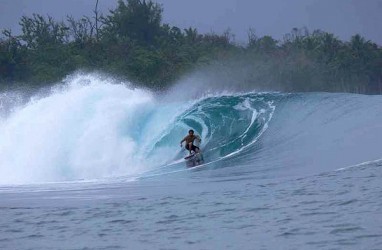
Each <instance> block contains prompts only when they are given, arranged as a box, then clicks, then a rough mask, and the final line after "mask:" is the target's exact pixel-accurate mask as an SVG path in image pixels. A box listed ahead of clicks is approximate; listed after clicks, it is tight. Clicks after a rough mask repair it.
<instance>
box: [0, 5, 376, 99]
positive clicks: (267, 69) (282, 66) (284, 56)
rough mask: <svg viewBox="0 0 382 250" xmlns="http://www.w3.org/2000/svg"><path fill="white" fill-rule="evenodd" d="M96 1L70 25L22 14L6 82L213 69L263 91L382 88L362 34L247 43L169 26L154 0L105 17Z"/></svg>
mask: <svg viewBox="0 0 382 250" xmlns="http://www.w3.org/2000/svg"><path fill="white" fill-rule="evenodd" d="M97 5H98V1H97V3H96V7H95V10H94V16H93V17H86V16H84V17H82V18H80V19H75V18H73V17H71V16H68V17H67V20H66V21H65V22H64V21H56V20H54V19H53V18H52V17H49V16H47V17H46V16H42V15H38V14H33V15H32V16H29V17H28V16H23V17H22V18H21V20H20V22H19V24H20V26H21V30H22V33H21V34H20V35H17V36H15V35H13V34H12V32H11V31H10V30H3V31H2V36H1V38H0V85H1V87H2V88H8V87H12V86H15V85H20V84H26V85H28V86H45V85H49V84H52V83H54V82H57V81H59V80H61V79H62V78H64V77H65V76H67V75H68V74H70V73H72V72H74V71H76V70H85V71H94V70H96V71H102V72H106V73H110V74H113V75H118V76H122V77H126V78H128V79H129V80H131V81H133V82H136V83H138V84H141V85H144V86H145V87H149V88H153V89H164V88H167V87H169V86H171V85H172V84H173V83H174V82H176V81H177V80H179V79H180V78H181V77H182V76H184V75H186V74H188V73H190V72H193V71H197V70H199V69H206V68H209V67H211V68H218V69H219V71H218V72H225V73H226V74H232V75H240V77H239V78H238V79H240V81H241V84H243V83H245V84H246V85H248V86H254V87H258V88H261V89H264V90H283V91H340V92H354V93H367V94H381V93H382V49H381V47H380V46H378V45H377V44H376V43H373V42H371V41H369V40H367V39H365V38H364V37H362V36H360V35H354V36H353V37H351V39H350V41H342V40H340V39H339V38H337V37H336V36H335V35H333V34H331V33H328V32H324V31H321V30H315V31H313V32H309V31H308V30H307V29H305V28H302V29H297V28H295V29H293V30H292V31H291V32H290V33H289V34H286V35H285V36H284V38H283V39H282V40H281V41H278V40H276V39H274V38H272V37H271V36H263V37H259V36H257V35H256V33H255V32H254V30H249V31H248V42H247V43H246V44H245V45H242V44H238V43H236V42H235V40H234V35H233V34H232V33H231V32H230V31H229V30H227V31H226V32H224V33H223V34H216V33H207V34H201V33H199V32H198V31H197V29H195V28H192V27H190V28H188V29H180V28H178V27H176V26H171V25H169V24H165V23H163V22H162V13H163V8H162V6H161V5H159V4H158V3H155V2H153V1H151V0H147V1H145V0H120V1H119V2H118V5H117V7H116V8H115V9H114V10H111V11H110V12H109V13H108V14H106V15H103V14H101V13H99V12H98V9H97ZM227 72H228V73H227ZM237 81H239V80H237ZM231 84H238V83H235V80H234V79H232V83H231Z"/></svg>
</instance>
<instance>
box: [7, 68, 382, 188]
mask: <svg viewBox="0 0 382 250" xmlns="http://www.w3.org/2000/svg"><path fill="white" fill-rule="evenodd" d="M179 95H181V93H174V92H172V93H167V94H165V95H163V94H162V95H160V96H158V95H156V94H154V93H151V92H150V91H147V90H143V89H139V88H134V87H131V86H130V85H129V84H115V82H114V81H113V80H111V79H107V78H106V79H104V78H100V77H98V76H96V75H92V74H89V75H78V76H75V77H71V78H68V80H66V83H65V84H64V85H61V86H60V87H55V88H54V89H53V90H52V91H51V92H50V94H48V95H44V96H40V97H39V96H38V95H36V96H34V97H33V98H32V99H31V100H30V101H29V102H27V103H25V104H22V105H20V104H18V105H16V106H15V107H13V108H12V110H11V111H10V112H9V111H7V112H3V114H2V116H1V122H0V138H1V139H0V152H1V154H0V184H26V183H39V182H40V183H41V182H62V181H75V180H92V179H102V178H116V177H124V178H125V177H126V178H127V177H129V178H130V177H144V176H152V175H161V174H166V173H172V172H176V171H181V170H184V169H185V166H184V163H183V162H181V161H179V159H182V157H183V155H184V154H185V152H184V151H183V150H182V149H181V148H180V147H179V142H180V140H181V138H183V137H184V136H185V134H186V133H187V131H188V129H190V128H193V129H194V130H195V131H196V133H197V134H200V135H201V138H202V149H203V152H204V155H205V158H206V163H207V165H209V167H210V168H214V169H215V168H218V169H223V168H225V167H231V168H228V169H230V170H229V171H225V172H224V173H225V174H227V175H230V174H232V171H239V170H240V169H241V170H243V169H244V170H245V171H251V172H258V173H259V174H260V175H266V174H271V175H272V176H285V175H286V174H294V175H298V174H304V173H311V172H312V171H324V170H327V169H334V168H336V169H338V168H339V167H345V166H349V165H352V164H353V165H354V164H357V163H359V162H363V161H367V160H370V159H376V158H381V157H380V156H381V152H380V150H379V149H380V148H381V146H382V145H381V144H382V143H381V141H382V140H381V139H382V133H380V126H381V125H380V124H381V121H382V111H380V108H379V107H380V104H381V103H382V99H381V98H380V97H377V96H374V97H371V96H361V95H349V94H325V93H313V94H282V93H254V92H251V93H224V94H214V95H211V94H209V95H199V96H198V97H197V98H193V99H191V98H185V99H184V100H182V98H179ZM171 96H176V97H177V98H172V97H171Z"/></svg>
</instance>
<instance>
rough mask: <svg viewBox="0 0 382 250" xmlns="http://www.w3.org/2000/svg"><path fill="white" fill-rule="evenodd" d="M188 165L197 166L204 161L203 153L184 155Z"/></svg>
mask: <svg viewBox="0 0 382 250" xmlns="http://www.w3.org/2000/svg"><path fill="white" fill-rule="evenodd" d="M184 159H185V160H186V165H187V167H195V166H198V165H200V164H203V163H204V159H203V154H202V153H201V152H199V153H194V154H191V155H188V156H186V157H184Z"/></svg>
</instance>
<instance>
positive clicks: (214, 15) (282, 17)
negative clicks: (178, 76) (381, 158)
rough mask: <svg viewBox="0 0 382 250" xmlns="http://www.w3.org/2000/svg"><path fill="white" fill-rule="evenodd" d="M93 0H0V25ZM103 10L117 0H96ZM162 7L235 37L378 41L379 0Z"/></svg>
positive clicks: (234, 1)
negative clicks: (320, 35)
mask: <svg viewBox="0 0 382 250" xmlns="http://www.w3.org/2000/svg"><path fill="white" fill-rule="evenodd" d="M95 2H96V1H95V0H0V29H4V28H11V29H12V30H13V31H14V33H17V32H19V30H20V29H19V27H18V22H19V20H20V17H21V16H22V15H31V14H32V13H39V14H43V15H46V14H49V15H51V16H53V17H54V18H55V19H57V20H61V19H65V16H66V15H72V16H74V17H81V16H82V15H92V10H93V9H94V5H95ZM99 2H100V3H99V9H100V10H101V11H102V12H103V13H108V10H109V9H113V8H114V7H115V6H116V3H117V0H99ZM156 2H158V3H161V4H162V6H163V8H164V13H163V17H164V20H163V21H164V22H165V23H169V24H170V25H175V26H178V27H180V28H187V27H190V26H192V27H195V28H197V29H198V30H199V32H201V33H206V32H211V31H214V32H216V33H221V32H223V31H224V30H226V29H227V28H230V29H231V31H232V32H233V33H234V34H235V35H236V41H238V42H245V41H246V40H247V31H248V29H249V28H253V29H255V30H256V33H257V34H258V35H259V36H263V35H271V36H273V37H274V38H277V39H282V37H283V35H284V34H286V33H288V32H290V31H291V29H292V28H294V27H298V28H301V27H307V28H308V29H309V30H314V29H322V30H324V31H328V32H332V33H334V34H335V35H337V36H338V37H340V38H341V39H345V40H349V38H350V37H351V36H352V35H354V34H356V33H359V34H361V35H363V36H365V37H366V38H367V39H370V40H372V41H374V42H377V43H378V44H380V45H382V28H381V24H382V0H210V1H209V0H157V1H156Z"/></svg>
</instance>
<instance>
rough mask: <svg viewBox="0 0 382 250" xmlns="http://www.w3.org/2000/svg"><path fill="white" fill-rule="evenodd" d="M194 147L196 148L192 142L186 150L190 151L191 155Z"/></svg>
mask: <svg viewBox="0 0 382 250" xmlns="http://www.w3.org/2000/svg"><path fill="white" fill-rule="evenodd" d="M193 146H194V145H192V142H190V143H189V144H187V146H186V148H187V149H188V151H190V154H192V153H191V151H192V150H193Z"/></svg>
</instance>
